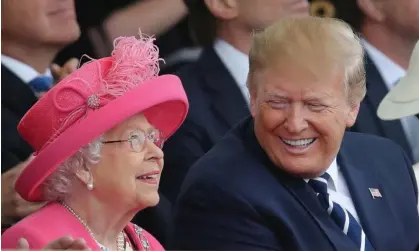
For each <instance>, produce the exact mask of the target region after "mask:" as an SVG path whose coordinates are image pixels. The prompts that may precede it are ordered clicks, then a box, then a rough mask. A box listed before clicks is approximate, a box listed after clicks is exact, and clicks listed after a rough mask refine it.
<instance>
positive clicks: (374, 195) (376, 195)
mask: <svg viewBox="0 0 419 251" xmlns="http://www.w3.org/2000/svg"><path fill="white" fill-rule="evenodd" d="M368 189H369V190H370V193H371V196H372V198H373V199H374V200H375V199H376V198H382V197H383V196H381V193H380V190H378V189H377V188H368Z"/></svg>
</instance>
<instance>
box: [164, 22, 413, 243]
mask: <svg viewBox="0 0 419 251" xmlns="http://www.w3.org/2000/svg"><path fill="white" fill-rule="evenodd" d="M363 56H364V55H363V48H362V46H361V43H360V41H359V39H358V37H357V36H356V35H355V34H354V33H353V31H352V29H351V28H350V27H349V25H347V24H346V23H344V22H342V21H339V20H335V19H329V18H318V17H307V18H300V19H284V20H283V21H279V22H277V23H276V24H274V25H272V26H270V27H269V28H267V29H266V30H265V31H263V32H260V33H257V34H256V35H255V37H254V39H253V44H252V48H251V51H250V59H249V61H250V71H249V76H248V87H249V90H250V96H251V98H250V99H251V117H249V118H246V119H245V120H243V121H242V122H241V123H240V124H239V125H238V126H236V127H235V128H234V129H233V130H232V131H231V132H229V133H228V134H227V135H226V136H225V138H224V139H222V140H220V141H219V142H218V143H217V144H216V145H215V146H214V148H212V149H211V150H210V151H209V152H208V153H207V154H206V155H205V156H203V157H202V158H201V159H200V160H198V161H197V162H196V163H195V164H194V165H193V166H192V168H191V169H190V171H189V173H188V175H187V176H186V178H185V181H184V183H183V185H182V188H181V192H180V195H179V198H178V200H177V203H176V206H175V211H174V213H175V215H174V217H175V218H174V226H173V229H172V230H173V242H172V243H173V245H172V246H171V248H173V249H178V250H179V249H188V250H287V251H288V250H293V251H309V250H310V251H311V250H313V251H314V250H316V251H317V250H322V251H329V250H338V251H355V250H365V251H371V250H375V251H394V250H405V251H413V250H417V249H418V248H419V235H418V233H419V215H418V211H417V208H416V203H417V193H418V190H417V184H416V182H415V179H414V175H413V171H412V164H411V162H410V160H409V159H408V158H407V157H406V154H405V153H404V152H403V150H402V148H401V147H400V146H398V145H397V144H395V143H393V142H392V141H390V140H388V139H385V138H380V137H377V136H373V135H368V134H360V133H354V132H346V131H345V129H346V128H347V127H350V126H352V125H353V124H354V123H355V120H356V117H357V113H358V110H359V106H360V102H361V100H362V99H363V97H364V96H365V92H366V88H365V70H364V64H363Z"/></svg>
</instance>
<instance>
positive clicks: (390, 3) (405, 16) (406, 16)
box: [359, 0, 419, 40]
mask: <svg viewBox="0 0 419 251" xmlns="http://www.w3.org/2000/svg"><path fill="white" fill-rule="evenodd" d="M359 1H372V3H373V4H374V6H375V7H376V8H378V9H379V10H381V12H382V13H383V14H384V20H383V22H384V23H385V24H386V25H387V26H388V27H389V28H391V29H392V30H394V31H395V32H398V33H402V34H403V35H404V36H406V37H409V38H411V39H412V40H418V39H419V1H418V0H397V1H394V0H359ZM366 15H368V14H367V13H366Z"/></svg>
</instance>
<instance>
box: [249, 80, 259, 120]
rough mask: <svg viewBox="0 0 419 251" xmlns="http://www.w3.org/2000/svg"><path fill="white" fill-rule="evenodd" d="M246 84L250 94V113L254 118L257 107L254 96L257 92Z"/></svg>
mask: <svg viewBox="0 0 419 251" xmlns="http://www.w3.org/2000/svg"><path fill="white" fill-rule="evenodd" d="M248 81H249V80H248ZM247 86H248V88H249V94H250V114H251V115H252V117H253V118H254V117H255V116H256V113H257V108H258V104H257V98H256V97H257V96H256V94H257V93H256V90H255V88H254V87H253V88H250V86H249V84H248V85H247Z"/></svg>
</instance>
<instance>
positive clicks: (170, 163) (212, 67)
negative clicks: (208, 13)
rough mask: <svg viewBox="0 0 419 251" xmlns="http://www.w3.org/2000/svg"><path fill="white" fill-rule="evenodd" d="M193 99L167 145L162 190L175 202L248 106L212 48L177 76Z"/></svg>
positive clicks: (245, 112)
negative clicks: (201, 162)
mask: <svg viewBox="0 0 419 251" xmlns="http://www.w3.org/2000/svg"><path fill="white" fill-rule="evenodd" d="M177 75H178V76H179V77H180V78H181V80H182V83H183V86H184V88H185V91H186V94H187V96H188V99H189V104H190V105H189V112H188V116H187V118H186V120H185V122H184V123H183V125H182V126H181V127H180V128H179V130H178V131H177V132H176V133H175V134H174V135H173V136H172V137H171V138H170V139H169V140H168V141H167V142H166V143H165V146H164V149H163V150H164V153H165V165H164V167H165V169H164V172H163V176H162V180H161V182H160V190H161V191H162V193H163V194H164V195H166V196H167V197H168V198H169V200H171V201H172V202H173V201H175V199H176V197H177V195H178V193H179V189H180V186H181V184H182V181H183V179H184V177H185V175H186V173H187V172H188V170H189V167H190V166H191V165H192V164H193V163H194V162H195V161H196V160H197V159H198V158H200V157H201V156H203V155H204V154H205V153H206V152H207V151H208V150H209V149H211V147H212V146H213V145H214V144H215V143H216V142H217V141H218V140H220V139H221V138H222V137H223V136H224V135H225V134H226V133H227V131H228V130H230V129H231V128H232V127H233V126H234V125H235V124H236V123H238V122H239V121H240V120H241V119H243V118H244V117H246V116H248V115H249V113H250V112H249V108H248V105H247V103H246V101H245V99H244V97H243V94H242V92H241V91H240V89H239V87H238V86H237V84H236V82H235V80H234V79H233V77H232V76H231V75H230V73H229V72H228V70H227V69H226V68H225V66H224V64H223V63H222V61H221V60H220V58H219V57H218V56H217V54H216V53H215V51H214V50H213V49H212V48H207V49H205V50H204V51H203V52H202V54H201V56H200V58H199V60H198V61H197V62H195V63H192V64H190V65H188V66H187V67H186V68H184V69H182V70H181V71H179V72H178V73H177Z"/></svg>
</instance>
